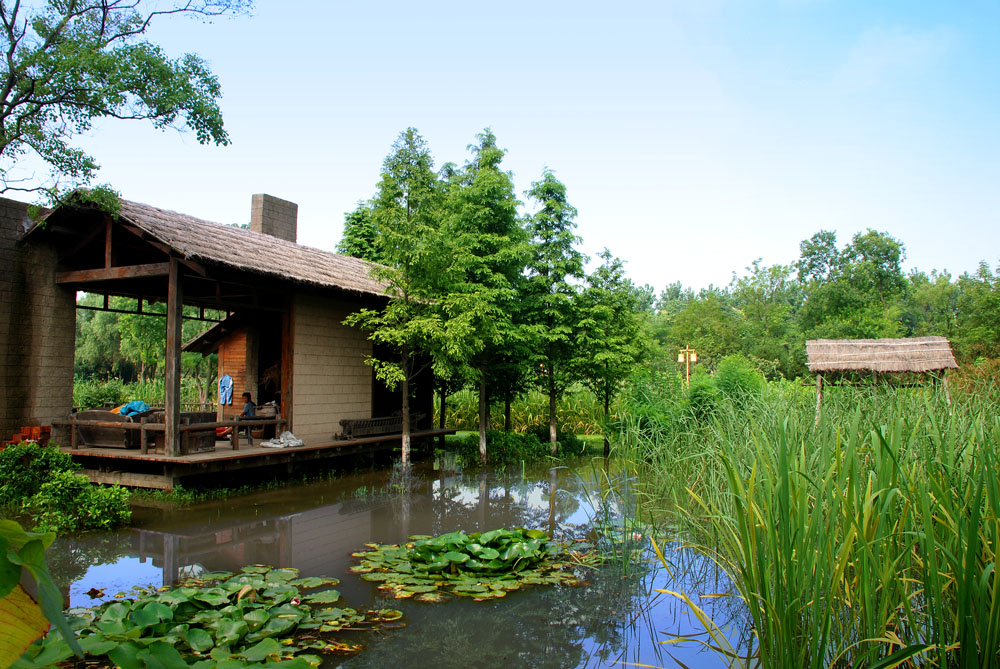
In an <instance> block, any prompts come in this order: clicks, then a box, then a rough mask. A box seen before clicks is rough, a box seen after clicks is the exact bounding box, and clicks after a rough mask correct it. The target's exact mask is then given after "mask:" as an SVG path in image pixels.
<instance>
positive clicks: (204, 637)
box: [187, 627, 215, 653]
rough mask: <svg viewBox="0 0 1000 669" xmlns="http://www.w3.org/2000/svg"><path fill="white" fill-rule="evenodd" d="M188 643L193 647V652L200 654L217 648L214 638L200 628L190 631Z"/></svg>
mask: <svg viewBox="0 0 1000 669" xmlns="http://www.w3.org/2000/svg"><path fill="white" fill-rule="evenodd" d="M187 643H188V645H189V646H191V649H192V650H196V651H198V652H199V653H204V652H205V651H207V650H209V649H211V648H212V647H214V646H215V641H213V640H212V636H211V635H210V634H209V633H208V632H206V631H205V630H203V629H200V628H198V627H196V628H194V629H191V630H188V633H187Z"/></svg>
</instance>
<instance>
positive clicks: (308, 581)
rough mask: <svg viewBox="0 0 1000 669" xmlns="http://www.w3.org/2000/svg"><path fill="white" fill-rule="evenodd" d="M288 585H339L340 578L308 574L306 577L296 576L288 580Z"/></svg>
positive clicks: (313, 586)
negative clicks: (292, 579)
mask: <svg viewBox="0 0 1000 669" xmlns="http://www.w3.org/2000/svg"><path fill="white" fill-rule="evenodd" d="M288 585H293V586H295V587H297V588H306V589H312V588H319V587H321V586H324V585H340V579H339V578H319V577H316V576H308V577H306V578H297V579H295V580H294V581H289V582H288Z"/></svg>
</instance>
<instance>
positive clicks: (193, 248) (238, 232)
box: [27, 199, 385, 296]
mask: <svg viewBox="0 0 1000 669" xmlns="http://www.w3.org/2000/svg"><path fill="white" fill-rule="evenodd" d="M120 203H121V209H120V211H119V212H118V217H119V219H120V220H121V221H123V222H125V223H130V224H132V225H133V226H135V227H136V228H139V229H140V230H142V231H143V232H144V233H146V234H147V235H149V236H150V237H151V238H153V239H155V240H156V241H157V242H159V243H160V244H163V245H165V246H167V247H169V249H170V250H171V251H172V252H174V253H177V254H178V255H180V256H181V257H183V258H185V259H186V260H192V261H197V262H202V263H207V264H215V265H223V266H225V267H229V268H232V269H236V270H242V271H245V272H251V273H254V274H262V275H266V276H272V277H275V278H279V279H284V280H287V281H293V282H296V283H303V284H309V285H313V286H319V287H321V288H338V289H340V290H346V291H349V292H352V293H360V294H367V295H378V296H384V295H385V286H384V285H383V284H382V283H380V282H378V281H376V280H375V279H373V278H371V276H370V270H371V268H372V263H370V262H368V261H366V260H361V259H359V258H352V257H350V256H343V255H340V254H337V253H331V252H329V251H321V250H320V249H316V248H312V247H310V246H303V245H302V244H296V243H295V242H289V241H286V240H284V239H278V238H277V237H272V236H271V235H265V234H262V233H259V232H254V231H252V230H246V229H243V228H237V227H233V226H230V225H222V224H221V223H213V222H211V221H205V220H202V219H200V218H195V217H194V216H188V215H187V214H181V213H178V212H176V211H169V210H167V209H159V208H157V207H153V206H150V205H148V204H141V203H139V202H132V201H130V200H124V199H123V200H120ZM70 206H72V205H70ZM62 209H63V208H62V207H57V208H56V209H54V210H52V211H49V212H46V214H45V215H44V216H43V219H48V218H49V217H51V216H53V215H55V214H57V213H58V212H60V211H61V210H62ZM43 227H44V225H43V224H39V225H36V226H34V227H33V228H32V229H31V230H29V231H28V232H27V235H28V236H30V235H32V234H33V233H35V232H36V231H37V230H39V229H41V228H43Z"/></svg>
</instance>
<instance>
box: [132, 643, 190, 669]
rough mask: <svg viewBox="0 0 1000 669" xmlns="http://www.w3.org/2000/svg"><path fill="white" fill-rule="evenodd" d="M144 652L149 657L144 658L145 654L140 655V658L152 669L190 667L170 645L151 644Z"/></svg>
mask: <svg viewBox="0 0 1000 669" xmlns="http://www.w3.org/2000/svg"><path fill="white" fill-rule="evenodd" d="M144 652H145V653H147V654H148V655H146V656H144V657H143V653H140V657H143V659H145V660H146V664H147V666H149V667H150V669H187V667H188V663H187V662H185V661H184V658H183V657H181V654H180V653H179V652H177V649H176V648H174V647H173V646H171V645H170V644H168V643H164V642H162V641H157V642H156V643H153V644H150V646H149V647H148V648H147V649H146V650H145V651H144Z"/></svg>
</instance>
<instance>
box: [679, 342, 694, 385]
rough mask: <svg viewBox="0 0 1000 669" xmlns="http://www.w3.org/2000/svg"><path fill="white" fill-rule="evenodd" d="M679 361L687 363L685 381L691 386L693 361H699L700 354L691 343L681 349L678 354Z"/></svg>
mask: <svg viewBox="0 0 1000 669" xmlns="http://www.w3.org/2000/svg"><path fill="white" fill-rule="evenodd" d="M677 362H679V363H681V364H683V365H686V367H687V373H686V375H685V377H684V378H685V381H686V382H687V384H688V385H689V386H690V385H691V363H692V362H698V354H697V353H696V352H695V350H694V349H693V348H691V345H690V344H688V345H687V346H685V347H684V348H682V349H681V350H680V352H679V353H678V354H677Z"/></svg>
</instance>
